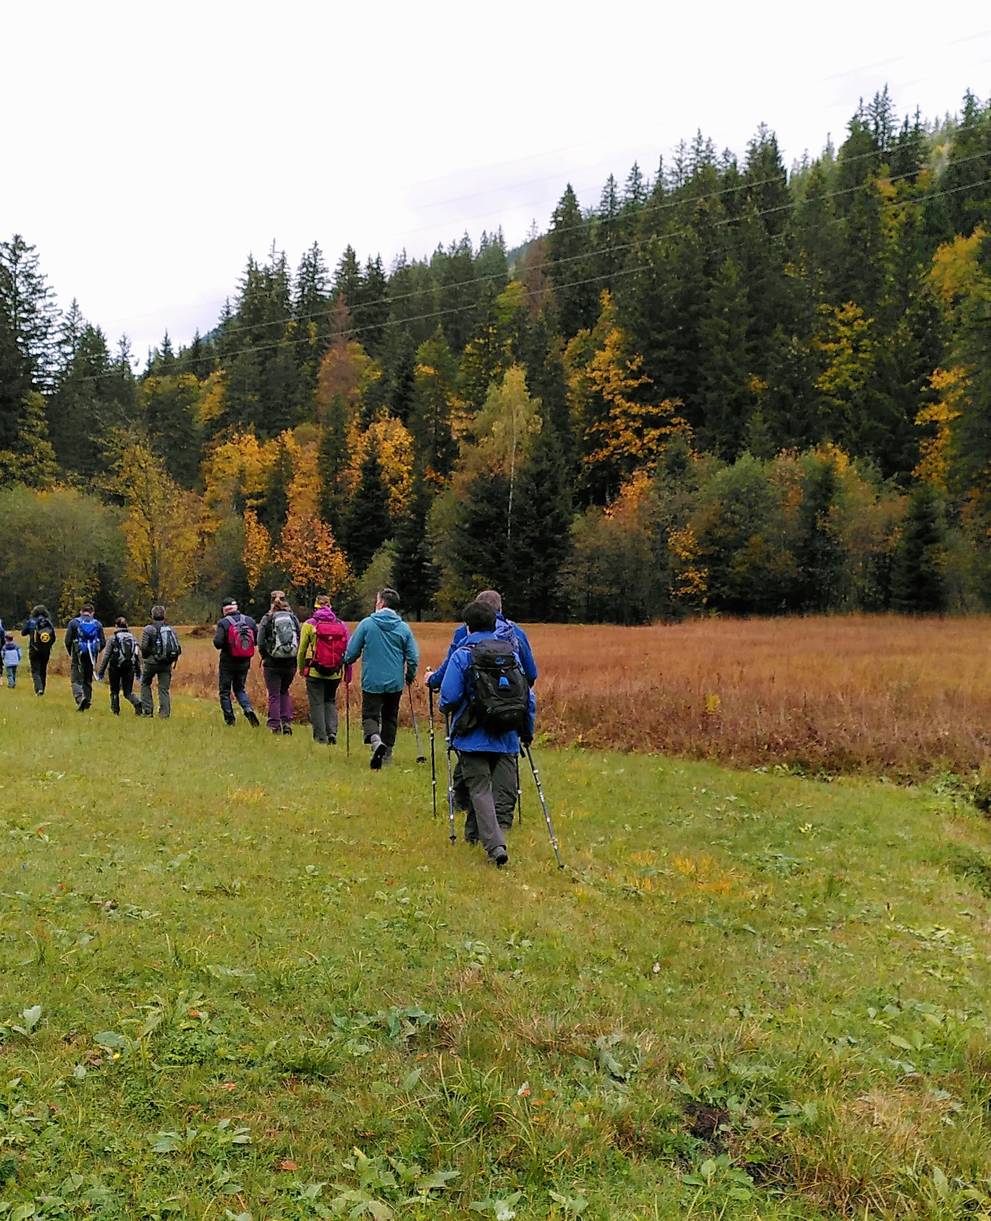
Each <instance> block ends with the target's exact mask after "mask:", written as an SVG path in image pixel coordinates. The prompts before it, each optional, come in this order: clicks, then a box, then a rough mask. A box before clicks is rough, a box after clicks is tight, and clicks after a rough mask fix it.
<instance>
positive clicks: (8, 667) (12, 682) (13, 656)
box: [2, 632, 21, 687]
mask: <svg viewBox="0 0 991 1221" xmlns="http://www.w3.org/2000/svg"><path fill="white" fill-rule="evenodd" d="M2 651H3V670H4V673H5V674H6V675H7V686H8V687H16V686H17V667H18V666H19V665H20V664H21V646H20V645H19V644H18V643H17V642H16V641H15V640H14V634H13V632H4V634H3V650H2Z"/></svg>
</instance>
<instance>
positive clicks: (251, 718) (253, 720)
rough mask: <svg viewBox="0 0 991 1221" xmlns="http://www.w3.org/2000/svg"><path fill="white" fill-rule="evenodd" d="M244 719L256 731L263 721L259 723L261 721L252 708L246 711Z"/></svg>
mask: <svg viewBox="0 0 991 1221" xmlns="http://www.w3.org/2000/svg"><path fill="white" fill-rule="evenodd" d="M244 719H245V720H246V721H247V722H248V724H249V725H251V726H252V728H254V729H257V728H258V726H259V725H260V724H261V721H259V719H258V718H257V717H256V716H255V713H254V710H253V709H252V708H247V709H245V713H244Z"/></svg>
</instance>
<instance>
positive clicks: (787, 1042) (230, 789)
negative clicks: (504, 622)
mask: <svg viewBox="0 0 991 1221" xmlns="http://www.w3.org/2000/svg"><path fill="white" fill-rule="evenodd" d="M65 686H66V684H64V682H62V681H57V682H56V683H55V684H53V688H52V690H51V691H50V692H49V694H48V695H47V696H46V697H45V698H44V699H43V700H39V699H37V698H36V697H35V696H34V695H33V694H32V693H31V692H30V690H29V688H28V687H27V686H24V687H23V688H18V690H16V691H15V692H9V691H6V690H3V691H0V734H2V741H3V747H4V751H3V758H4V762H5V767H4V771H3V775H2V777H0V844H2V848H3V854H2V857H0V1201H2V1203H0V1217H3V1218H5V1219H16V1221H25V1219H26V1218H29V1217H34V1216H38V1217H85V1216H91V1217H99V1218H138V1217H140V1218H154V1217H166V1216H174V1217H191V1218H205V1217H211V1218H225V1217H235V1218H242V1221H243V1219H244V1218H245V1217H248V1216H250V1217H252V1218H255V1219H256V1221H257V1219H259V1218H284V1219H290V1218H308V1217H328V1216H354V1217H364V1216H368V1217H375V1218H381V1217H388V1216H390V1215H395V1216H398V1217H409V1218H419V1217H423V1218H426V1217H431V1218H454V1217H467V1216H474V1215H482V1216H489V1217H498V1216H502V1217H505V1218H509V1217H510V1216H512V1215H514V1214H515V1216H517V1217H519V1218H543V1217H568V1216H584V1217H596V1218H609V1219H617V1218H629V1219H633V1218H643V1217H682V1216H698V1217H702V1216H705V1217H709V1216H712V1217H835V1216H857V1217H865V1216H866V1217H875V1216H876V1217H882V1216H884V1217H888V1216H890V1217H933V1218H951V1217H959V1216H964V1215H966V1216H983V1215H991V1165H989V1154H988V1148H989V1143H988V1138H989V1112H988V1106H989V1100H991V1039H989V1016H988V995H989V984H991V969H989V950H991V924H989V920H988V900H987V897H986V895H987V892H988V891H989V890H991V827H989V826H988V824H987V823H985V822H984V820H982V819H981V818H980V816H979V815H977V814H976V813H975V812H974V811H972V810H970V809H969V807H966V806H965V805H964V804H963V803H962V802H958V801H957V800H956V799H955V798H954V797H953V795H952V794H943V795H940V794H939V793H937V792H934V791H933V790H931V789H927V790H921V789H920V790H906V789H897V788H894V787H890V786H883V785H880V784H868V783H864V782H853V781H849V782H847V781H844V782H837V783H835V784H832V785H821V784H815V783H812V782H808V781H802V780H797V779H793V778H790V777H786V776H775V775H766V774H756V773H743V772H733V771H729V770H726V769H722V768H719V767H716V766H713V765H708V764H700V763H685V762H680V761H674V760H666V759H661V758H657V757H636V756H630V755H622V756H620V755H613V754H606V753H593V752H566V751H560V752H552V751H540V752H539V754H538V759H539V762H540V763H541V764H542V771H543V778H544V781H545V786H546V789H547V793H548V796H549V798H550V801H551V804H552V809H553V812H554V815H555V819H556V824H557V829H558V832H559V835H560V838H561V844H562V852H563V855H564V857H565V860H566V862H567V864H568V866H569V868H568V869H567V870H566V871H565V872H564V873H561V872H559V871H558V870H557V869H556V868H555V866H554V862H553V858H552V856H551V853H550V850H549V846H548V843H547V836H546V832H545V829H544V826H543V822H542V820H541V819H540V817H539V809H538V807H537V804H536V800H535V795H534V792H533V786H532V783H530V782H529V780H527V785H526V787H525V788H524V800H525V804H524V815H525V822H524V826H523V828H522V830H516V831H514V832H513V834H512V838H511V843H510V851H511V854H512V863H511V867H510V868H509V869H508V870H506V871H503V872H501V873H500V872H497V871H495V870H494V869H491V868H489V867H487V866H486V865H485V864H484V862H483V860H482V858H481V856H480V854H479V852H478V850H472V849H469V848H467V847H465V846H464V845H463V844H460V843H459V844H458V845H457V847H454V848H452V847H450V846H449V844H448V842H447V839H446V830H447V828H446V823H445V821H444V819H443V818H441V819H438V821H437V822H436V823H435V822H433V821H432V819H431V817H430V788H429V768H428V767H426V768H425V767H417V766H416V765H415V764H414V762H413V759H414V754H415V751H414V747H413V742H412V736H411V735H409V734H404V736H403V738H402V739H401V741H400V747H399V751H398V762H397V765H396V766H395V767H394V768H393V769H392V770H391V771H386V772H383V773H382V774H380V775H373V774H371V773H369V772H368V770H367V767H366V766H365V753H364V751H363V749H362V748H361V747H360V745H356V743H357V737H356V736H355V737H353V739H352V746H353V748H354V749H353V751H352V757H351V759H350V761H346V760H345V758H344V751H343V746H341V747H338V748H336V749H334V750H327V749H321V748H318V747H316V746H315V745H314V744H313V743H312V742H311V741H310V740H309V737H308V734H307V733H306V732H305V730H299V731H297V733H296V735H295V736H293V737H292V738H291V739H284V740H282V739H279V740H273V739H272V738H270V737H269V735H267V733H266V732H265V731H264V730H260V731H252V730H250V729H249V728H248V727H247V726H245V725H243V724H242V723H239V724H238V727H237V728H236V729H235V730H227V729H226V728H225V727H224V726H223V725H222V724H221V722H220V717H219V713H218V712H217V711H216V709H215V708H214V707H213V706H211V705H208V704H206V703H198V702H196V701H192V700H189V699H188V698H185V699H184V698H179V699H177V701H176V705H177V706H176V713H175V716H174V717H173V719H172V721H171V722H169V723H164V722H159V721H154V722H150V723H147V722H143V721H141V720H138V719H136V718H134V717H133V716H131V715H130V713H128V712H125V714H124V715H122V716H121V718H120V719H119V720H117V719H115V718H112V717H111V716H110V714H109V711H108V710H107V708H106V707H105V700H106V692H105V690H103V689H102V688H98V689H97V704H98V706H97V707H96V708H95V709H94V710H93V711H91V712H90V713H88V714H86V715H79V714H77V713H76V712H75V711H74V709H73V707H72V705H71V703H70V701H69V698H68V692H67V690H65ZM352 728H353V727H352ZM438 762H439V763H441V764H442V757H439V760H438ZM442 788H443V786H442ZM441 804H443V801H442V802H441Z"/></svg>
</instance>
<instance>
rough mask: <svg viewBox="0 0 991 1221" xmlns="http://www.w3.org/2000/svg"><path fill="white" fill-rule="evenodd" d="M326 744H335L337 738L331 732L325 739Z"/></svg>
mask: <svg viewBox="0 0 991 1221" xmlns="http://www.w3.org/2000/svg"><path fill="white" fill-rule="evenodd" d="M326 745H327V746H336V745H337V738H336V737H335V736H334V735H333V734H331V735H330V737H329V738H328V739H327V742H326Z"/></svg>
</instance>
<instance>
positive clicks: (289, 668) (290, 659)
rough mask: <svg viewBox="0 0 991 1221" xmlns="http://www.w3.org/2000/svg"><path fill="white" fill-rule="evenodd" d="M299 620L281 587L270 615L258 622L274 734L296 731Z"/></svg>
mask: <svg viewBox="0 0 991 1221" xmlns="http://www.w3.org/2000/svg"><path fill="white" fill-rule="evenodd" d="M299 637H300V631H299V620H298V619H297V618H296V616H295V615H294V614H293V612H292V607H291V606H290V605H289V601H288V599H287V598H286V595H285V592H284V591H283V590H281V589H273V590H272V594H271V602H270V605H269V608H268V614H266V615H262V617H261V620H260V621H259V623H258V652H259V653H261V658H262V673H263V674H264V676H265V689H266V691H268V720H267V721H266V724H267V725H268V728H269V729H270V730H271V731H272V733H279V734H285V735H286V736H289V735H290V734H291V733H292V694H291V692H290V687H291V686H292V682H293V679H294V678H295V677H296V658H297V656H298V654H299Z"/></svg>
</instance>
